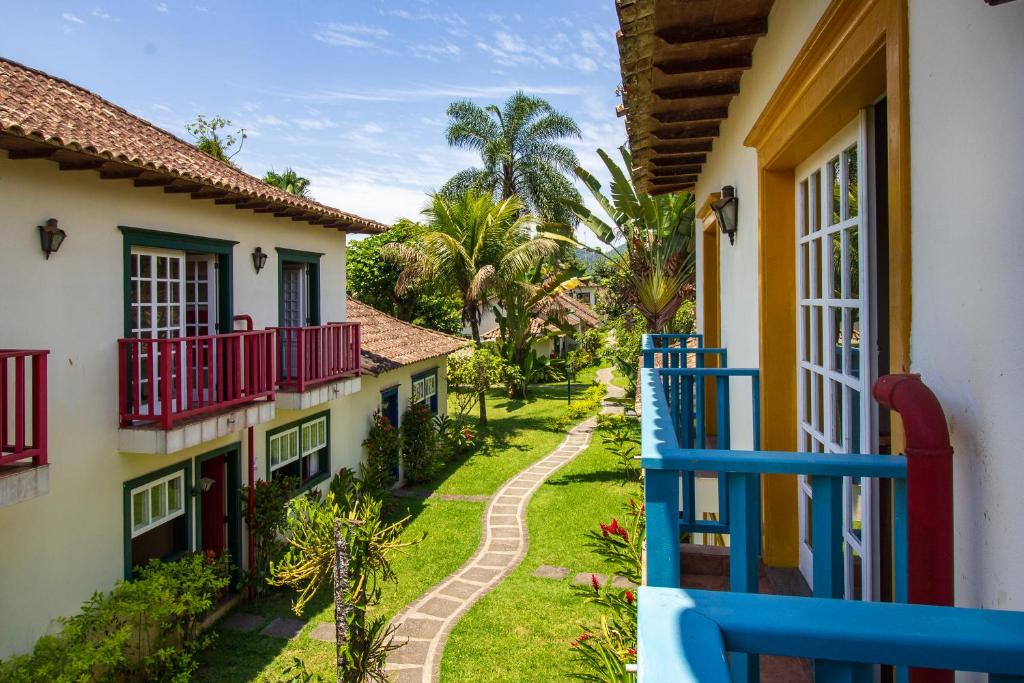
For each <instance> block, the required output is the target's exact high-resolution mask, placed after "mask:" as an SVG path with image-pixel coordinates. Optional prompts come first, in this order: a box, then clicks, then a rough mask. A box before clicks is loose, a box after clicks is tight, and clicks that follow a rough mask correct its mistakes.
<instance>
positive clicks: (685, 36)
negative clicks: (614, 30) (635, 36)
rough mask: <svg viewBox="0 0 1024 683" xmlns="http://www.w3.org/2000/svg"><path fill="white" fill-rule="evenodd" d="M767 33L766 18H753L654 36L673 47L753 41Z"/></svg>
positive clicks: (667, 29) (678, 28) (681, 28)
mask: <svg viewBox="0 0 1024 683" xmlns="http://www.w3.org/2000/svg"><path fill="white" fill-rule="evenodd" d="M766 33H768V16H767V14H766V15H765V16H763V17H755V18H753V19H747V20H744V21H735V22H731V23H728V24H715V23H709V24H706V25H704V26H694V25H691V24H686V25H683V26H668V27H665V28H662V29H658V30H657V31H655V32H654V35H655V36H657V37H658V38H660V39H661V40H662V41H664V42H665V43H668V44H669V45H673V46H680V45H692V44H694V43H705V44H706V43H709V42H719V41H730V42H733V41H738V40H753V39H756V38H760V37H761V36H763V35H765V34H766Z"/></svg>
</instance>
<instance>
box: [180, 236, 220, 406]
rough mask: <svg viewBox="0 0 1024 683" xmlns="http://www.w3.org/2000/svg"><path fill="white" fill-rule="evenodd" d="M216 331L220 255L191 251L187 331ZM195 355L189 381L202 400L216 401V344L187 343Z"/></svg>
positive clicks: (191, 333) (201, 333) (187, 278)
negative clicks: (218, 261)
mask: <svg viewBox="0 0 1024 683" xmlns="http://www.w3.org/2000/svg"><path fill="white" fill-rule="evenodd" d="M214 334H217V257H216V256H215V255H213V254H189V255H188V256H187V257H186V259H185V334H184V336H186V337H204V336H209V335H214ZM188 344H189V346H190V348H189V351H188V352H189V353H190V354H191V358H192V365H191V368H192V369H191V376H190V377H189V384H190V385H191V386H192V387H193V389H192V396H193V398H194V399H196V400H198V401H199V402H200V403H208V402H211V401H213V400H214V398H215V396H214V394H215V393H216V389H215V387H216V386H217V381H216V379H217V378H216V373H217V368H218V367H219V363H218V359H217V354H216V353H212V351H213V349H214V346H213V345H211V344H209V343H207V342H203V341H195V342H188Z"/></svg>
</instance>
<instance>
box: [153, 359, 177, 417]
mask: <svg viewBox="0 0 1024 683" xmlns="http://www.w3.org/2000/svg"><path fill="white" fill-rule="evenodd" d="M157 349H159V361H160V380H159V384H158V387H159V391H160V426H161V427H163V428H164V429H170V428H171V422H172V419H171V418H172V416H173V410H172V405H171V389H172V388H173V387H172V385H171V354H170V350H171V349H170V342H169V341H163V340H161V341H159V342H157ZM151 393H156V391H153V392H151Z"/></svg>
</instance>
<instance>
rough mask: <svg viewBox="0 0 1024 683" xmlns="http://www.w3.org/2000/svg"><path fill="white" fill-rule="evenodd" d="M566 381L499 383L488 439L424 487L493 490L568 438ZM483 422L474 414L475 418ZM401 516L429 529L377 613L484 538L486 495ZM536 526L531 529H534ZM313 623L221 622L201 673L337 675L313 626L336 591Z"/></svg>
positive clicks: (272, 611) (256, 607)
mask: <svg viewBox="0 0 1024 683" xmlns="http://www.w3.org/2000/svg"><path fill="white" fill-rule="evenodd" d="M588 371H589V372H588V374H583V373H581V375H582V379H584V380H585V381H586V382H587V384H586V385H585V384H581V383H575V384H574V385H573V392H574V394H575V393H576V392H580V393H582V392H583V390H585V389H586V387H587V385H589V382H592V381H593V375H594V373H596V369H588ZM565 404H566V403H565V385H564V384H557V385H549V386H540V387H531V389H530V397H529V398H528V399H527V400H525V401H520V400H510V399H508V398H506V397H505V396H504V395H503V392H501V391H499V390H493V391H491V392H489V396H488V401H487V408H488V417H489V425H488V427H487V429H486V430H485V431H484V432H483V434H482V436H483V437H484V440H483V446H482V447H481V448H480V449H479V450H478V451H477V452H475V453H473V454H472V455H470V456H469V457H468V458H465V459H462V460H459V461H457V462H454V463H452V464H451V465H449V466H448V467H447V468H446V469H445V470H444V472H442V474H441V475H440V477H439V478H438V480H437V481H436V482H434V483H432V484H430V485H426V486H421V487H418V489H419V490H420V491H421V492H423V493H429V492H437V493H445V494H463V495H491V494H493V493H494V492H495V491H497V490H498V488H500V486H501V485H502V484H503V483H504V482H505V481H506V480H507V479H508V478H509V477H511V476H512V475H513V474H515V473H516V472H518V471H519V470H521V469H523V468H525V467H527V466H528V465H529V464H530V463H532V462H534V461H536V460H538V459H539V458H541V457H543V456H544V455H547V454H548V453H549V452H551V451H552V450H554V448H555V447H556V446H557V445H558V444H559V443H560V442H561V441H562V439H563V438H565V433H564V432H563V431H560V430H557V429H555V428H554V427H553V426H552V424H551V421H552V419H553V418H554V417H556V416H558V415H559V414H561V413H562V412H563V411H564V410H565ZM472 424H473V426H474V427H476V421H475V419H474V420H473V422H472ZM396 506H397V509H396V510H395V511H394V512H393V513H392V516H393V517H395V518H401V517H404V516H406V515H408V516H410V522H409V526H408V527H407V528H406V530H405V532H404V534H403V537H404V538H408V539H412V538H417V537H419V536H420V535H421V534H422V533H423V532H426V533H427V536H426V538H425V540H424V541H423V542H422V543H420V544H419V545H416V546H413V547H412V548H409V549H406V550H404V551H403V552H402V553H401V554H399V555H398V556H397V558H396V560H395V570H396V573H397V574H398V577H399V581H398V584H397V585H394V584H392V585H388V586H387V587H386V588H385V591H384V595H383V600H382V603H381V604H380V605H379V606H378V607H377V608H375V609H374V610H373V613H374V614H384V615H386V616H388V617H392V616H394V615H395V614H397V613H398V611H399V610H401V609H402V608H403V607H404V606H405V605H407V604H408V603H409V602H411V601H412V600H413V599H414V598H416V597H417V596H419V595H420V594H421V593H423V592H424V591H426V590H427V589H428V588H429V587H430V586H432V585H434V584H436V583H437V582H438V581H440V580H441V579H443V578H444V577H445V576H447V575H448V574H450V573H452V572H454V571H455V570H456V569H457V568H458V567H459V566H461V565H462V563H463V562H465V561H466V559H467V558H468V557H469V556H470V555H471V554H472V553H473V551H474V550H475V549H476V547H477V546H478V545H479V543H480V534H481V525H482V517H483V512H484V509H485V507H486V503H483V502H470V501H444V500H438V499H431V500H421V499H417V498H398V499H397V502H396ZM531 533H532V531H531ZM292 597H293V594H292V593H291V592H290V591H282V592H279V593H277V594H275V595H274V596H273V597H271V598H269V599H266V600H264V601H262V602H259V603H251V604H248V605H244V606H243V607H242V608H241V609H242V610H243V611H246V612H251V613H255V614H259V615H261V616H263V617H264V619H265V622H266V623H269V622H270V621H271V620H272V619H274V618H276V617H286V616H294V615H293V614H292V613H291V610H290V603H291V600H292ZM303 618H308V619H309V623H308V624H307V626H306V627H305V628H304V629H303V631H302V633H300V634H299V636H298V637H297V638H295V639H293V640H291V641H284V640H280V639H276V638H270V637H267V636H263V635H259V634H258V633H245V634H240V633H234V632H230V631H224V630H222V629H218V638H217V641H216V642H215V643H214V645H213V646H212V647H211V648H209V649H208V650H207V651H206V652H204V653H203V655H202V658H201V668H200V670H199V671H198V672H197V674H196V675H195V677H194V680H197V681H209V682H211V683H212V682H213V681H217V682H218V683H220V682H224V683H235V682H238V683H242V682H243V681H275V683H276V681H277V679H278V676H279V675H280V674H281V672H282V671H283V670H284V669H285V668H286V667H287V666H288V665H289V664H291V662H292V660H293V659H294V658H295V657H299V658H301V659H302V660H303V661H305V663H306V666H307V668H308V669H309V670H310V671H313V672H319V673H321V674H323V675H325V676H327V677H328V679H329V680H333V666H334V646H333V644H331V643H324V642H320V641H316V640H312V639H310V638H309V637H308V633H309V631H310V630H311V629H312V628H313V627H314V626H316V625H317V624H319V623H322V622H326V621H331V620H333V618H334V612H333V606H332V605H331V603H330V593H329V591H322V592H321V594H320V595H318V596H317V597H316V598H314V600H313V601H312V602H311V603H310V605H309V606H308V607H307V608H306V612H305V613H304V615H303Z"/></svg>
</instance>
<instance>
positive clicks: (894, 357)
mask: <svg viewBox="0 0 1024 683" xmlns="http://www.w3.org/2000/svg"><path fill="white" fill-rule="evenodd" d="M908 85H909V73H908V60H907V2H906V0H833V2H832V3H831V4H830V5H829V6H828V8H827V9H826V10H825V13H824V14H823V15H822V17H821V19H820V20H819V21H818V24H817V25H816V26H815V27H814V30H813V31H812V32H811V35H810V37H809V38H808V39H807V41H806V42H805V43H804V46H803V47H802V48H801V50H800V52H799V53H798V54H797V56H796V59H795V60H794V61H793V64H792V65H791V66H790V68H789V71H787V73H786V75H785V76H784V77H783V79H782V81H781V82H780V84H779V86H778V87H777V88H776V90H775V93H774V94H773V95H772V98H771V99H770V100H769V102H768V104H767V105H766V106H765V108H764V111H762V113H761V115H760V117H759V118H758V119H757V121H756V122H755V123H754V126H753V128H751V130H750V133H749V134H748V135H747V138H746V140H745V141H744V144H746V145H747V146H748V147H753V148H754V149H756V150H757V157H758V176H759V181H760V182H759V192H758V195H759V199H758V218H759V229H758V266H759V285H758V288H759V333H760V367H761V382H762V384H761V421H762V428H761V434H762V443H763V447H764V448H766V449H769V450H794V449H795V448H796V425H797V420H796V410H797V406H796V262H795V260H796V230H795V227H794V225H795V223H794V221H795V207H794V205H795V199H794V197H795V184H794V183H795V180H794V173H793V171H794V169H795V167H796V165H797V164H799V163H800V162H801V161H802V160H803V159H804V158H805V157H807V156H808V154H810V153H811V152H812V151H814V150H815V149H817V148H818V147H820V146H821V145H822V144H824V143H825V142H826V141H827V140H828V139H829V138H831V137H832V136H833V135H834V134H835V133H836V132H838V131H839V130H840V129H841V128H842V127H843V125H845V124H847V123H849V121H850V120H851V119H853V118H854V116H856V115H857V112H858V111H859V110H860V109H862V108H863V107H865V106H868V105H870V104H872V103H873V102H875V101H877V99H878V98H879V97H880V96H882V95H885V96H886V106H887V113H888V131H887V133H888V160H887V163H888V172H889V185H888V190H889V272H888V273H887V274H885V273H879V277H884V276H886V275H887V276H888V279H889V292H890V294H889V297H890V298H889V311H888V313H889V319H890V336H889V346H890V369H891V372H906V371H908V369H909V367H910V313H911V301H910V116H909V94H908ZM892 422H893V425H892V430H893V448H894V452H899V451H900V450H902V444H903V442H902V430H901V426H900V425H899V420H898V418H897V416H895V415H893V420H892ZM762 494H763V510H764V513H763V514H764V549H763V557H764V561H765V563H766V564H768V565H772V566H781V567H795V566H796V565H797V562H798V547H799V545H798V544H799V539H798V538H797V534H798V530H797V491H796V478H795V477H793V476H788V475H769V476H765V477H764V478H763V484H762Z"/></svg>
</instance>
